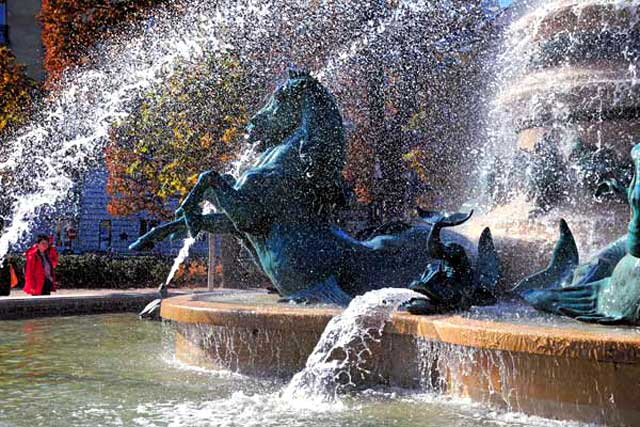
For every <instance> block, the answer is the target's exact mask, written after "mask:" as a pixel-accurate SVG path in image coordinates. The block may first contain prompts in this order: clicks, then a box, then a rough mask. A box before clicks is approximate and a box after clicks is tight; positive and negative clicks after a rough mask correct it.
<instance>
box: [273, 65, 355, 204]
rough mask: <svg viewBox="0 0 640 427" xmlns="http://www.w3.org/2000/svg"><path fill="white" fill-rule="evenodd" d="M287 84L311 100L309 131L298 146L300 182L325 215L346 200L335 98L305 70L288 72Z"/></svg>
mask: <svg viewBox="0 0 640 427" xmlns="http://www.w3.org/2000/svg"><path fill="white" fill-rule="evenodd" d="M284 85H290V86H291V87H292V88H293V89H292V90H294V91H296V92H298V91H299V94H300V96H305V97H306V99H307V100H308V101H310V102H311V103H312V106H311V108H310V110H311V112H312V115H314V116H315V117H312V118H311V119H310V121H311V122H312V123H310V124H309V126H310V129H309V130H310V133H309V135H308V137H307V138H305V140H304V141H302V142H301V144H300V147H299V152H300V159H301V160H302V162H303V163H304V164H305V168H304V176H303V177H301V178H303V179H302V180H301V181H302V182H303V183H304V184H303V185H304V186H305V187H306V188H305V192H306V193H307V194H308V195H310V196H312V198H313V205H314V206H313V207H314V209H316V210H317V211H322V212H323V213H324V214H325V215H328V214H330V213H331V212H333V211H334V210H335V209H336V207H343V206H344V205H345V204H346V202H347V198H348V196H347V193H348V190H347V185H346V184H345V182H344V178H343V176H342V170H343V169H344V166H345V163H346V160H345V139H344V127H343V122H342V115H341V114H340V110H339V109H338V106H337V102H336V99H335V97H334V96H333V95H332V94H331V92H329V91H328V90H327V89H326V88H325V87H324V86H323V85H322V84H321V83H320V82H319V81H318V80H317V79H316V78H315V77H313V76H312V75H311V74H309V73H307V72H304V71H293V70H290V71H289V79H288V80H287V82H285V83H284Z"/></svg>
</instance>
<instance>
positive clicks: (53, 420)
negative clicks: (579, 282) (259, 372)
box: [0, 314, 579, 427]
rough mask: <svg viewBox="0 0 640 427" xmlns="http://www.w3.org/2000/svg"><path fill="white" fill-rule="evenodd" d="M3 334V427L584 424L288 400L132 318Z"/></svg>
mask: <svg viewBox="0 0 640 427" xmlns="http://www.w3.org/2000/svg"><path fill="white" fill-rule="evenodd" d="M0 336H1V337H2V339H0V372H1V374H0V396H2V405H1V406H0V425H1V426H3V427H4V426H6V427H9V426H10V427H19V426H47V427H55V426H65V427H66V426H87V425H100V426H187V425H188V426H254V425H255V426H261V427H266V426H302V425H304V426H380V425H399V426H407V427H408V426H439V427H442V426H447V427H448V426H451V427H453V426H456V427H466V426H469V427H471V426H504V425H513V426H520V425H522V426H525V425H526V426H531V425H534V426H536V425H539V426H549V425H558V426H573V425H575V426H578V425H579V424H574V423H565V422H554V421H550V420H546V419H540V418H535V417H527V416H524V415H519V414H515V413H496V412H493V411H490V410H487V409H484V408H483V407H480V406H478V405H474V404H472V403H470V402H469V401H466V400H459V399H452V398H445V397H438V396H436V395H434V394H430V393H425V392H424V391H423V390H414V391H408V390H402V389H390V388H386V389H376V390H375V391H374V390H369V391H367V392H365V393H361V394H359V395H357V396H354V397H345V398H343V399H342V400H340V401H339V402H336V403H334V404H325V405H318V404H317V403H316V402H305V401H289V400H286V399H283V398H282V397H281V392H282V389H283V387H284V385H285V382H283V381H281V380H270V379H256V378H250V377H246V376H242V375H239V374H232V373H230V372H229V371H221V370H205V369H198V368H191V367H187V366H185V365H183V364H181V363H180V362H178V361H176V360H175V359H174V357H173V346H172V344H173V329H172V328H168V327H166V326H163V325H161V324H160V323H159V322H140V321H138V320H137V318H136V317H135V316H133V315H131V314H116V315H98V316H83V317H63V318H42V319H37V320H21V321H5V322H0ZM78 343H82V345H78ZM123 347H126V348H127V349H128V350H127V352H126V353H123V352H122V348H123Z"/></svg>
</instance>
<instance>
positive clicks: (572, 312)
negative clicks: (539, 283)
mask: <svg viewBox="0 0 640 427" xmlns="http://www.w3.org/2000/svg"><path fill="white" fill-rule="evenodd" d="M608 280H609V279H604V280H601V281H599V282H593V283H589V284H587V285H581V286H569V287H567V288H560V289H539V290H538V289H530V290H527V291H524V292H522V297H523V298H524V299H525V301H527V302H528V303H529V304H531V305H532V306H533V307H534V308H536V309H538V310H540V311H546V312H547V313H553V314H559V315H561V316H567V317H573V318H574V319H576V320H580V321H582V322H591V323H603V324H614V323H619V322H621V321H623V320H624V318H623V317H622V316H607V315H606V314H603V313H599V312H598V311H597V310H598V304H597V297H598V293H599V292H600V289H601V288H602V287H603V286H606V285H607V282H608Z"/></svg>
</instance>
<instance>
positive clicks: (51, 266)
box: [24, 235, 58, 295]
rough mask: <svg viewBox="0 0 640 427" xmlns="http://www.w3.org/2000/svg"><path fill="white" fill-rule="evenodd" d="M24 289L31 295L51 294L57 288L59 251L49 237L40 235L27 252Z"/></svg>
mask: <svg viewBox="0 0 640 427" xmlns="http://www.w3.org/2000/svg"><path fill="white" fill-rule="evenodd" d="M25 257H26V258H27V262H26V264H25V268H24V291H25V292H26V293H28V294H31V295H50V294H51V292H55V290H56V276H55V268H56V267H57V266H58V252H57V251H56V248H55V246H53V245H51V244H50V241H49V237H47V236H45V235H39V236H38V238H37V239H36V243H35V245H33V246H32V247H31V248H29V249H28V250H27V252H25Z"/></svg>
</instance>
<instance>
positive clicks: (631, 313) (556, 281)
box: [514, 144, 640, 325]
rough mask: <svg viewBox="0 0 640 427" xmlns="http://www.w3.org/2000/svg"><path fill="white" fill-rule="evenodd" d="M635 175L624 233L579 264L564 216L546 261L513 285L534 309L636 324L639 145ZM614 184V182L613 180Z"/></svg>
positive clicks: (639, 313) (639, 309) (639, 299)
mask: <svg viewBox="0 0 640 427" xmlns="http://www.w3.org/2000/svg"><path fill="white" fill-rule="evenodd" d="M631 159H632V160H633V163H634V166H635V168H634V170H635V174H634V178H633V180H632V181H631V184H630V185H629V188H628V190H627V198H628V202H629V205H630V208H631V220H630V221H629V227H628V234H627V235H626V236H624V237H622V238H620V239H618V240H617V241H615V242H614V243H612V244H610V245H609V246H607V247H606V248H605V249H603V250H602V251H600V252H599V253H598V254H597V255H596V256H595V257H594V259H593V260H592V261H590V262H589V263H587V264H584V265H578V259H579V258H578V249H577V247H576V244H575V240H574V238H573V235H572V233H571V230H570V229H569V226H568V225H567V224H566V222H565V221H564V220H562V221H561V223H560V239H559V240H558V242H557V244H556V247H555V249H554V251H553V257H552V260H551V263H550V264H549V266H548V267H547V269H545V270H544V271H541V272H539V273H536V274H534V275H532V276H530V277H528V278H526V279H524V280H522V281H521V282H520V283H518V285H517V286H516V287H515V288H514V290H515V292H517V293H519V294H520V295H521V296H522V297H523V298H524V299H525V301H527V302H528V303H529V304H531V305H532V306H533V307H535V308H536V309H538V310H541V311H545V312H550V313H555V314H559V315H563V316H568V317H572V318H575V319H577V320H580V321H584V322H594V323H602V324H632V325H639V324H640V180H639V179H640V178H639V174H640V144H638V145H636V146H634V147H633V149H632V150H631ZM613 184H616V185H612V186H614V187H619V185H617V183H613Z"/></svg>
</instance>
